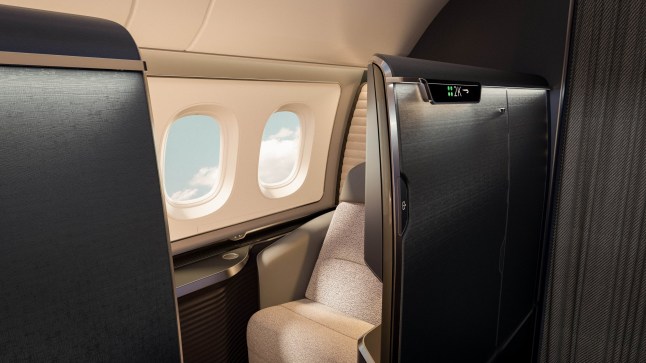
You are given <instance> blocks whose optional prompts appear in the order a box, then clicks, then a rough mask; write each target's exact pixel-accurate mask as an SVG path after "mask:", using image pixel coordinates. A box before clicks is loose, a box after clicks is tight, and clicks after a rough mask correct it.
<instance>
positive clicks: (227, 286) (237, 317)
mask: <svg viewBox="0 0 646 363" xmlns="http://www.w3.org/2000/svg"><path fill="white" fill-rule="evenodd" d="M255 255H256V254H255V253H253V254H252V255H250V256H249V261H248V263H247V265H246V266H245V267H244V268H243V269H242V271H240V272H239V273H238V274H237V275H235V276H233V277H232V278H230V279H228V280H225V281H223V282H221V283H219V284H216V285H213V286H210V287H207V288H204V289H202V290H199V291H196V292H194V293H192V294H189V295H186V296H183V297H180V298H179V318H180V326H181V330H182V347H183V350H184V352H183V353H184V362H185V363H193V362H247V339H246V331H247V322H248V321H249V318H251V315H253V314H254V313H255V312H256V311H258V310H259V305H258V299H259V297H258V273H257V270H258V269H257V266H256V263H255V262H256V257H255Z"/></svg>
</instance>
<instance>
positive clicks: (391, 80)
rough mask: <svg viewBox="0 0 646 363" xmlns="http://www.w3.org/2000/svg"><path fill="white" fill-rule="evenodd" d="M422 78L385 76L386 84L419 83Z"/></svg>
mask: <svg viewBox="0 0 646 363" xmlns="http://www.w3.org/2000/svg"><path fill="white" fill-rule="evenodd" d="M422 79H423V78H415V77H386V79H385V81H386V83H387V84H391V83H419V82H420V81H421V80H422Z"/></svg>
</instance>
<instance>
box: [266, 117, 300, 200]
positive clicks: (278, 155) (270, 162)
mask: <svg viewBox="0 0 646 363" xmlns="http://www.w3.org/2000/svg"><path fill="white" fill-rule="evenodd" d="M301 150H302V148H301V120H300V118H299V117H298V115H297V114H295V113H294V112H291V111H278V112H274V113H273V114H272V115H271V117H269V120H267V123H266V124H265V129H264V131H263V134H262V143H261V145H260V158H259V161H258V181H259V183H260V185H261V186H262V187H264V188H280V187H283V186H285V185H287V184H289V183H290V182H291V181H292V180H293V179H294V177H295V176H296V174H297V172H298V165H299V161H300V158H301Z"/></svg>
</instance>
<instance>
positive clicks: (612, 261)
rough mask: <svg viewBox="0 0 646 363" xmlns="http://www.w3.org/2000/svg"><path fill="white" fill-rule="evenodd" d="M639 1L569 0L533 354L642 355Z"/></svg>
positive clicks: (643, 95)
mask: <svg viewBox="0 0 646 363" xmlns="http://www.w3.org/2000/svg"><path fill="white" fill-rule="evenodd" d="M645 59H646V2H644V1H643V0H626V1H620V2H607V1H602V0H589V1H577V2H576V4H575V13H574V27H573V38H572V42H571V45H570V64H569V68H568V79H567V88H566V90H567V92H566V101H565V102H566V103H565V109H564V115H563V119H562V120H563V124H562V129H561V130H560V132H561V135H560V137H561V139H560V141H561V145H560V153H561V154H560V159H559V168H560V171H559V177H560V178H559V180H558V182H557V184H556V186H555V190H556V193H557V194H556V206H555V212H554V217H555V219H554V225H553V237H552V251H551V265H550V267H549V275H548V282H547V283H548V290H547V295H546V310H545V317H544V319H545V321H544V336H543V343H542V356H541V361H543V362H592V363H594V362H645V361H646V228H644V227H645V224H646V219H645V215H644V213H645V211H646V153H645V150H646V122H645V120H646V92H645V90H646V77H644V75H645V74H646V61H645Z"/></svg>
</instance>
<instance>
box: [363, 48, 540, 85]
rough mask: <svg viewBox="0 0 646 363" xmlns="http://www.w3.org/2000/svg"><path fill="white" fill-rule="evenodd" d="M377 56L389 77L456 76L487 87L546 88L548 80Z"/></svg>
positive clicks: (447, 77)
mask: <svg viewBox="0 0 646 363" xmlns="http://www.w3.org/2000/svg"><path fill="white" fill-rule="evenodd" d="M376 56H377V57H379V58H380V59H382V60H383V61H384V62H386V63H387V64H388V67H389V68H390V70H391V72H392V74H391V76H392V77H418V78H427V79H434V80H447V81H450V80H456V79H459V80H465V81H467V80H468V81H470V82H478V83H480V84H482V85H483V86H489V87H523V88H545V89H547V88H548V84H547V81H545V79H543V78H542V77H539V76H535V75H529V74H522V73H514V72H505V71H500V70H495V69H489V68H481V67H473V66H465V65H460V64H452V63H444V62H436V61H430V60H424V59H416V58H407V57H398V56H392V55H384V54H377V55H376Z"/></svg>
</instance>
